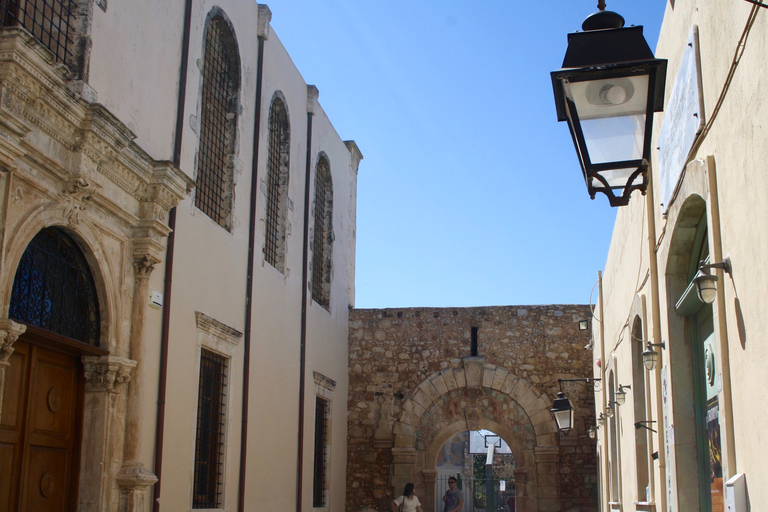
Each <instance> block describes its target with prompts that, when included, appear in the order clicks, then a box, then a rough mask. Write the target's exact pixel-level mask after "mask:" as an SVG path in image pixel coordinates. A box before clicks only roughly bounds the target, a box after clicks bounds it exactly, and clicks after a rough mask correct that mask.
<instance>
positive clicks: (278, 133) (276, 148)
mask: <svg viewBox="0 0 768 512" xmlns="http://www.w3.org/2000/svg"><path fill="white" fill-rule="evenodd" d="M290 143H291V128H290V125H289V123H288V111H287V109H286V107H285V103H283V100H282V99H280V98H279V97H277V98H275V99H274V100H273V101H272V107H271V108H270V109H269V153H268V155H267V158H268V160H267V218H266V233H265V239H264V258H265V259H266V260H267V263H269V264H270V265H272V266H273V267H275V268H276V269H277V270H279V271H280V272H284V271H285V238H286V224H287V216H288V178H289V170H290Z"/></svg>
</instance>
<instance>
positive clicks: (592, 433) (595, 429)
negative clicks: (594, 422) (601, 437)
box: [587, 426, 600, 439]
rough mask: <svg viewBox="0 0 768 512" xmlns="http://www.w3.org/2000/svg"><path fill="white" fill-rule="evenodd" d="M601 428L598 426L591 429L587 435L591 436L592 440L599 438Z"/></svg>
mask: <svg viewBox="0 0 768 512" xmlns="http://www.w3.org/2000/svg"><path fill="white" fill-rule="evenodd" d="M599 428H600V427H598V426H592V427H589V430H587V435H588V436H589V438H590V439H594V438H596V437H597V429H599Z"/></svg>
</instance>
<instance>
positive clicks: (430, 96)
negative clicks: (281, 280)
mask: <svg viewBox="0 0 768 512" xmlns="http://www.w3.org/2000/svg"><path fill="white" fill-rule="evenodd" d="M596 4H597V2H596V0H529V1H525V2H524V1H522V0H495V1H490V0H476V1H468V0H464V1H461V2H459V1H455V0H391V1H373V0H271V1H269V2H267V5H268V6H269V8H270V9H271V11H272V27H273V29H274V31H275V33H276V34H277V36H278V37H279V38H280V40H281V41H282V43H283V45H284V46H285V47H286V48H287V50H288V52H289V54H290V55H291V57H292V59H293V61H294V63H295V64H296V66H297V67H298V69H299V71H300V72H301V74H302V76H303V77H304V79H305V80H306V82H307V83H309V84H313V85H316V86H317V88H318V89H319V91H320V104H321V105H322V107H323V109H324V110H325V111H326V113H327V114H328V116H329V117H330V119H331V122H332V123H333V125H334V126H335V128H336V130H337V131H338V133H339V135H340V136H341V137H342V139H344V140H348V139H352V140H354V141H355V142H356V143H357V145H358V146H359V148H360V150H361V152H362V153H363V156H364V160H363V161H362V162H361V164H360V172H359V183H358V205H357V211H358V216H357V276H356V304H355V306H356V307H358V308H382V307H413V306H439V307H446V306H457V307H459V306H488V305H533V304H586V303H588V302H589V300H590V292H591V290H592V288H593V285H594V283H595V281H596V280H597V272H598V270H600V269H602V268H603V265H604V263H605V259H606V255H607V251H608V245H609V241H610V237H611V232H612V229H613V222H614V219H615V215H616V212H615V209H614V208H612V207H611V206H610V205H609V204H608V200H607V198H605V196H603V195H602V194H598V196H597V197H596V198H595V200H594V201H593V200H590V199H589V195H588V194H587V191H586V186H585V185H584V180H583V178H582V175H581V170H580V168H579V163H578V160H577V158H576V153H575V150H574V148H573V143H572V142H571V138H570V135H569V133H568V127H567V125H566V124H565V123H558V122H557V117H556V114H555V107H554V99H553V94H552V85H551V80H550V75H549V73H550V71H553V70H555V69H558V68H559V67H560V66H561V64H562V60H563V56H564V55H565V49H566V46H567V40H566V37H567V34H568V33H569V32H574V31H576V30H581V22H582V21H583V20H584V18H585V17H586V16H587V15H589V14H590V13H592V12H594V11H596V10H597V9H596ZM607 4H608V9H609V10H614V11H616V12H618V13H619V14H621V15H622V16H624V19H625V20H626V24H627V25H643V26H644V34H645V37H646V39H647V40H648V42H649V44H650V46H651V48H652V49H653V48H655V46H656V40H657V39H658V33H659V27H660V25H661V19H662V17H663V14H664V8H665V5H666V2H664V1H663V0H656V1H653V0H643V1H638V0H631V1H630V0H613V1H611V0H608V1H607ZM632 200H633V201H637V200H642V199H641V196H640V194H639V193H638V192H635V193H634V194H633V196H632ZM592 300H593V301H594V300H596V295H595V296H594V297H593V298H592Z"/></svg>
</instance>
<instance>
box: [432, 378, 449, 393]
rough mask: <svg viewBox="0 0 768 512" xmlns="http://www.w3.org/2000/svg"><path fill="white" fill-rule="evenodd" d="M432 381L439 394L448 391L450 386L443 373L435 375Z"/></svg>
mask: <svg viewBox="0 0 768 512" xmlns="http://www.w3.org/2000/svg"><path fill="white" fill-rule="evenodd" d="M430 382H431V383H432V386H434V388H435V391H437V393H438V395H439V396H442V395H444V394H446V393H448V386H447V385H446V383H445V379H443V375H442V373H439V374H437V375H436V376H435V377H433V378H431V379H430Z"/></svg>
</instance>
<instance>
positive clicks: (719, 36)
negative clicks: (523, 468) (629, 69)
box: [593, 0, 768, 512]
mask: <svg viewBox="0 0 768 512" xmlns="http://www.w3.org/2000/svg"><path fill="white" fill-rule="evenodd" d="M617 10H620V9H617ZM631 21H632V20H627V22H628V23H631ZM766 38H768V9H765V6H764V5H763V6H762V7H761V6H758V5H755V3H751V2H747V1H734V2H705V1H699V0H675V1H671V0H670V1H668V2H666V13H665V16H664V22H663V25H662V28H661V35H660V38H659V41H658V46H657V48H656V57H657V58H661V59H668V72H667V82H666V93H665V108H664V112H663V113H660V114H657V115H656V119H655V127H654V141H653V144H652V148H654V150H653V161H652V163H651V172H650V186H649V190H648V192H647V194H646V196H645V197H643V196H642V195H640V194H638V193H635V194H633V196H632V198H631V200H630V203H629V205H628V206H626V207H622V208H620V209H619V211H618V214H617V219H616V224H615V227H614V232H613V237H612V241H611V246H610V249H609V253H608V258H607V262H606V265H605V270H604V273H603V275H602V279H601V284H600V289H601V293H600V299H599V305H598V308H597V310H596V312H595V319H594V324H593V326H594V332H595V340H594V341H595V344H594V359H595V365H594V375H595V376H596V377H601V378H602V379H603V383H604V384H605V386H604V390H605V391H604V392H603V393H600V394H598V396H597V401H596V407H597V411H596V412H597V414H598V415H605V413H606V411H609V412H614V413H615V414H614V415H613V417H610V418H607V419H605V420H604V422H603V424H602V426H601V428H599V429H598V436H599V442H598V450H599V464H600V468H601V510H602V511H614V510H622V511H630V510H631V511H635V510H636V511H665V512H666V511H670V512H677V511H679V512H691V511H697V512H718V511H725V510H735V511H745V510H750V508H749V507H751V510H760V509H761V508H762V507H764V505H763V504H764V503H766V502H767V501H768V485H766V484H768V472H766V470H765V467H766V466H765V460H764V459H765V457H764V452H765V450H764V449H762V447H764V446H765V445H766V432H765V429H764V428H763V427H762V425H764V424H765V421H766V419H768V413H767V412H766V411H768V398H766V396H768V395H766V394H765V393H764V392H763V391H762V388H763V383H762V380H763V379H762V377H763V376H764V375H765V367H766V356H767V355H768V348H767V347H768V345H766V343H765V342H764V341H763V340H762V335H761V333H762V332H764V331H765V329H766V315H765V311H766V309H767V308H768V303H766V294H765V290H766V289H768V272H766V270H765V268H766V267H765V259H766V254H768V252H767V251H768V216H767V215H766V214H767V213H768V178H766V173H765V167H766V162H768V145H767V144H766V143H765V140H764V138H765V137H764V135H765V131H766V130H765V120H766V119H768V117H767V116H768V98H766V95H765V94H763V92H762V91H763V89H764V87H763V85H762V83H763V82H764V78H765V77H766V76H768V56H766V52H765V51H764V42H765V41H766ZM699 77H700V78H699ZM698 97H700V98H701V101H700V102H699V100H698ZM690 126H693V128H692V129H689V127H690ZM689 134H690V138H687V137H688V136H689ZM686 155H687V156H686ZM606 207H607V206H606ZM726 259H728V260H729V262H730V268H729V269H728V270H729V271H724V270H723V269H721V268H716V267H715V268H705V269H704V273H711V274H713V275H716V276H717V278H718V280H717V292H716V295H715V297H714V301H713V302H712V303H711V304H710V303H706V302H704V301H702V300H701V299H700V298H699V296H698V295H697V292H696V287H695V283H694V282H693V278H694V277H695V276H696V275H697V272H698V271H699V267H700V265H701V263H702V262H703V263H705V264H719V263H721V262H723V261H724V260H726ZM648 342H650V343H653V344H654V345H652V346H651V347H650V349H651V350H653V351H654V352H656V353H657V354H658V358H659V360H658V364H657V365H656V366H655V368H654V369H652V370H648V369H646V367H645V366H644V364H643V361H642V360H643V352H646V351H648V350H649V347H648ZM662 344H663V346H662ZM620 387H623V391H625V392H626V398H625V402H624V403H623V405H617V402H618V401H619V400H617V398H618V396H617V395H618V394H619V393H617V392H618V391H619V388H620ZM729 497H733V499H735V500H742V499H743V500H744V501H741V502H738V501H737V502H734V504H733V506H734V508H729V506H728V504H727V503H726V500H727V499H728V498H729Z"/></svg>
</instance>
